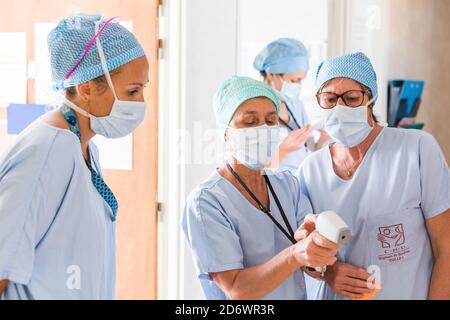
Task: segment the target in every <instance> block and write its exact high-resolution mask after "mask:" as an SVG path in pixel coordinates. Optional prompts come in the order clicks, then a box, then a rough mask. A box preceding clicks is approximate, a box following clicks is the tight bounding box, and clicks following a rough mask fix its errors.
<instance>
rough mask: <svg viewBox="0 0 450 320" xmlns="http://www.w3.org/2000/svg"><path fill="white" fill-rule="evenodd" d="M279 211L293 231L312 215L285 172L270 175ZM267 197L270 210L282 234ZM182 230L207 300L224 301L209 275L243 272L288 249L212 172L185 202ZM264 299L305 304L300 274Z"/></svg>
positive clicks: (237, 193)
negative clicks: (232, 271)
mask: <svg viewBox="0 0 450 320" xmlns="http://www.w3.org/2000/svg"><path fill="white" fill-rule="evenodd" d="M269 179H270V182H271V183H272V186H273V188H274V190H275V193H276V195H277V196H278V198H279V200H280V203H281V205H282V207H283V210H284V212H285V214H286V216H287V218H288V220H289V223H290V225H291V227H292V229H293V230H294V231H295V230H296V229H297V226H299V225H300V224H301V223H302V221H303V219H304V216H305V215H306V214H307V213H311V206H310V204H309V201H308V200H307V198H306V197H305V196H304V195H303V194H301V192H300V190H301V188H300V187H299V185H298V181H297V180H296V178H295V177H294V175H292V174H291V173H290V172H289V171H284V172H279V173H277V174H273V175H269ZM269 195H270V210H271V211H272V214H273V216H274V217H275V218H276V219H277V221H278V222H279V223H280V224H281V225H282V226H283V227H284V228H286V226H285V224H284V222H283V219H282V217H281V214H280V212H279V210H278V207H277V205H276V203H275V201H274V199H273V196H272V195H271V193H270V192H269ZM182 227H183V231H184V234H185V237H186V240H187V242H188V243H189V245H190V247H191V250H192V254H193V257H194V261H195V266H196V271H197V275H198V277H199V279H200V283H201V285H202V287H203V291H204V293H205V296H206V298H207V299H215V300H218V299H227V297H226V295H225V294H224V292H223V291H221V290H220V289H219V287H218V286H217V285H216V284H215V283H214V281H212V280H211V277H210V276H209V273H210V272H222V271H227V270H235V269H244V268H248V267H252V266H255V265H258V264H262V263H265V262H267V261H269V260H270V259H272V258H273V257H274V256H275V255H277V254H278V253H279V252H281V251H282V250H284V249H285V248H287V247H289V246H291V245H292V243H291V242H290V241H289V240H288V239H287V237H286V236H285V235H284V234H283V233H282V232H281V231H280V230H279V229H278V228H277V227H276V226H275V224H274V223H273V222H272V221H271V220H270V218H269V217H268V216H267V215H266V214H264V213H263V212H261V211H260V210H258V209H256V208H255V207H254V206H253V205H252V204H251V203H250V202H249V201H247V199H246V198H245V197H244V195H242V194H241V193H240V191H239V190H238V189H236V188H235V187H234V186H233V185H232V184H231V183H230V182H229V181H228V180H226V179H225V178H223V177H222V176H221V175H220V174H219V173H218V172H217V171H215V172H214V173H213V174H212V175H211V176H210V177H209V178H208V179H207V180H206V181H205V182H204V183H203V184H201V185H200V186H199V187H197V188H196V189H195V190H194V191H193V192H192V193H191V194H190V195H189V197H188V199H187V203H186V207H185V209H184V212H183V219H182ZM263 299H292V300H293V299H299V300H302V299H306V289H305V283H304V277H303V272H302V271H301V270H300V269H299V270H298V271H297V272H295V273H294V274H293V275H291V276H290V277H289V278H288V279H286V280H285V281H284V282H283V283H282V284H281V285H280V286H278V287H277V288H276V289H274V290H273V291H272V292H270V293H269V294H267V295H266V296H264V297H263Z"/></svg>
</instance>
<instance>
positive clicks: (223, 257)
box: [182, 77, 338, 299]
mask: <svg viewBox="0 0 450 320" xmlns="http://www.w3.org/2000/svg"><path fill="white" fill-rule="evenodd" d="M214 110H215V115H216V119H217V123H218V125H219V127H220V128H221V129H222V130H221V132H222V133H223V136H224V138H225V140H226V143H227V150H228V156H227V159H226V163H225V164H224V165H222V166H221V167H220V168H218V169H217V170H215V171H214V172H213V173H212V174H211V176H210V177H209V178H208V179H207V180H206V181H205V182H204V183H202V184H201V185H200V186H199V187H197V188H196V189H195V190H194V191H193V192H192V193H191V194H190V195H189V197H188V199H187V202H186V207H185V209H184V212H183V221H182V227H183V231H184V234H185V236H186V239H187V241H188V243H189V245H190V247H191V249H192V254H193V257H194V260H195V266H196V271H197V275H198V277H199V280H200V283H201V285H202V287H203V290H204V293H205V296H206V298H208V299H305V298H306V295H305V284H304V278H303V274H302V270H301V268H302V267H305V266H309V267H314V266H321V265H330V264H333V263H334V261H335V257H334V255H335V253H336V251H337V249H338V245H336V244H334V243H333V242H331V241H328V240H326V239H325V238H324V237H322V236H321V235H319V234H318V233H317V232H315V231H313V229H314V221H313V220H309V218H306V219H305V216H306V214H307V213H309V212H310V206H309V202H308V201H307V199H306V198H305V196H304V195H303V194H302V193H301V189H300V186H299V184H298V181H297V180H296V179H295V177H294V175H292V173H291V172H289V171H284V172H278V173H275V174H273V175H266V172H265V171H264V170H263V168H264V166H265V164H266V163H267V161H268V160H269V159H270V158H271V155H272V153H273V150H274V149H275V148H276V146H277V145H278V143H279V140H278V137H279V129H278V124H279V117H278V114H279V112H280V101H279V99H278V97H277V95H276V93H275V92H274V91H273V90H272V89H271V88H270V87H269V86H267V85H266V84H264V83H262V82H260V81H256V80H253V79H250V78H245V77H233V78H231V79H229V80H227V81H225V83H224V84H223V85H222V86H221V87H220V88H219V90H218V91H217V93H216V96H215V102H214ZM308 217H311V216H308ZM304 219H305V220H306V222H305V223H304V224H303V225H302V228H300V229H298V231H297V233H296V234H295V233H294V231H295V230H297V228H298V227H299V226H300V224H301V223H302V222H303V221H304ZM297 240H299V242H297Z"/></svg>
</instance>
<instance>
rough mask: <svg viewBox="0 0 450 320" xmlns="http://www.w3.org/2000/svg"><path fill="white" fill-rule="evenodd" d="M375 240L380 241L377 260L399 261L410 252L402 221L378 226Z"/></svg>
mask: <svg viewBox="0 0 450 320" xmlns="http://www.w3.org/2000/svg"><path fill="white" fill-rule="evenodd" d="M377 240H378V241H379V242H380V245H381V246H380V247H381V248H380V249H382V250H381V252H379V254H378V259H379V260H384V261H390V262H395V261H401V260H403V259H404V258H405V255H406V254H408V253H410V252H411V250H410V248H409V246H407V245H406V237H405V230H404V227H403V224H402V223H400V224H394V225H390V226H384V227H379V228H378V234H377Z"/></svg>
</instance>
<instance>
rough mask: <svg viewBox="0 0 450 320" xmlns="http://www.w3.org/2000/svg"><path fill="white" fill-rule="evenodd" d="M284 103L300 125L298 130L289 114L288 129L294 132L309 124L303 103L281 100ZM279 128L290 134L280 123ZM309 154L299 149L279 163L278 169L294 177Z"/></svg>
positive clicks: (293, 100)
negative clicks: (290, 173)
mask: <svg viewBox="0 0 450 320" xmlns="http://www.w3.org/2000/svg"><path fill="white" fill-rule="evenodd" d="M283 100H284V101H285V103H286V105H287V107H288V108H289V110H290V111H291V112H292V115H293V116H294V118H295V120H296V121H297V123H298V125H300V128H299V127H298V126H297V124H296V123H295V121H294V119H293V118H292V116H291V114H289V123H288V125H289V127H291V128H292V129H294V130H297V129H301V128H303V127H304V126H306V125H307V124H309V122H310V121H309V118H308V115H307V114H306V110H305V106H304V104H303V102H302V101H301V100H300V99H288V98H283ZM280 127H281V128H284V129H285V130H288V133H290V132H292V131H291V130H290V129H289V128H287V127H286V126H284V125H283V124H282V123H280ZM310 153H311V152H309V151H308V150H307V149H306V148H305V147H302V148H301V149H299V150H297V151H294V152H291V153H290V154H289V155H288V156H287V157H286V158H285V159H284V160H283V162H282V163H281V165H280V167H279V169H280V170H281V171H282V170H286V169H287V170H289V171H291V172H292V173H293V174H294V175H295V173H296V171H297V170H298V167H299V166H300V164H301V163H302V162H303V160H305V159H306V157H308V155H309V154H310Z"/></svg>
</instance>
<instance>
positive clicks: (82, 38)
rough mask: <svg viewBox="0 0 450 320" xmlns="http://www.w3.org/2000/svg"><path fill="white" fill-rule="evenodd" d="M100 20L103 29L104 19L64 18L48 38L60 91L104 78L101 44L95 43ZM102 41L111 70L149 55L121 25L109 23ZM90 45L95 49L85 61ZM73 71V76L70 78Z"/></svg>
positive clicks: (57, 86) (90, 16) (53, 78)
mask: <svg viewBox="0 0 450 320" xmlns="http://www.w3.org/2000/svg"><path fill="white" fill-rule="evenodd" d="M100 20H101V21H102V22H101V24H100V29H101V28H102V27H103V26H104V25H105V23H106V21H107V20H106V19H103V18H102V16H100V15H96V14H77V15H73V16H70V17H68V18H65V19H63V20H62V21H61V22H60V23H59V24H58V26H57V27H56V28H55V29H53V30H52V31H51V32H50V34H49V35H48V38H47V42H48V49H49V53H50V65H51V69H52V80H53V81H54V82H55V89H56V90H62V89H64V88H68V87H73V86H76V85H78V84H81V83H85V82H87V81H89V80H93V79H95V78H98V77H100V76H102V75H104V71H103V68H102V65H101V62H100V57H99V54H98V51H97V45H96V43H95V41H94V43H93V44H92V41H93V40H94V36H95V24H96V22H97V21H100ZM99 39H100V41H101V44H102V47H103V50H104V52H105V56H106V60H107V66H108V70H109V71H112V70H114V69H117V68H119V67H120V66H122V65H124V64H126V63H128V62H131V61H133V60H135V59H137V58H139V57H142V56H144V55H145V53H144V50H143V48H142V46H141V45H140V44H139V42H138V41H137V39H136V38H135V36H134V35H133V34H132V33H131V32H129V31H128V30H127V29H126V28H125V27H123V26H122V25H120V24H119V23H110V24H108V25H107V26H106V27H105V28H104V30H103V31H102V33H101V34H100V35H99ZM89 44H92V46H91V47H90V48H89V50H88V51H87V54H86V55H85V56H84V58H83V54H84V53H85V50H86V49H87V48H88V46H89ZM82 58H83V59H82ZM80 61H81V62H80ZM77 63H79V65H78V66H77ZM76 66H77V67H76ZM75 67H76V69H75V70H73V69H74V68H75ZM71 71H73V73H72V74H71V75H70V77H69V78H68V79H66V77H67V75H68V74H70V72H71Z"/></svg>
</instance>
